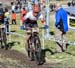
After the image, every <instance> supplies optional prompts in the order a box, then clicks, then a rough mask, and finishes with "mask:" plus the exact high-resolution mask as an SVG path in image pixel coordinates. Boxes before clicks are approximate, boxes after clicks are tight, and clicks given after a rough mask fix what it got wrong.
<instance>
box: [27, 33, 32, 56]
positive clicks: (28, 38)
mask: <svg viewBox="0 0 75 68" xmlns="http://www.w3.org/2000/svg"><path fill="white" fill-rule="evenodd" d="M30 36H31V35H30V33H28V32H27V36H26V48H27V52H28V57H30Z"/></svg>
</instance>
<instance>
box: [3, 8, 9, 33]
mask: <svg viewBox="0 0 75 68" xmlns="http://www.w3.org/2000/svg"><path fill="white" fill-rule="evenodd" d="M4 24H5V27H6V32H9V12H8V9H7V8H5V13H4Z"/></svg>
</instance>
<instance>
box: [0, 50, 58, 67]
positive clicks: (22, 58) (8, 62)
mask: <svg viewBox="0 0 75 68" xmlns="http://www.w3.org/2000/svg"><path fill="white" fill-rule="evenodd" d="M56 65H57V64H49V63H45V64H43V65H39V66H38V65H36V63H35V62H34V61H30V60H29V59H28V58H27V56H26V55H25V54H23V53H20V52H18V51H16V50H4V49H0V68H56Z"/></svg>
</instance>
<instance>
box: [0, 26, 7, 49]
mask: <svg viewBox="0 0 75 68" xmlns="http://www.w3.org/2000/svg"><path fill="white" fill-rule="evenodd" d="M0 42H1V45H0V48H1V49H3V48H4V49H7V39H6V32H5V28H4V27H1V28H0Z"/></svg>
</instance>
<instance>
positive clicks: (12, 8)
mask: <svg viewBox="0 0 75 68" xmlns="http://www.w3.org/2000/svg"><path fill="white" fill-rule="evenodd" d="M11 5H12V7H11V10H12V11H15V3H14V2H12V3H11Z"/></svg>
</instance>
